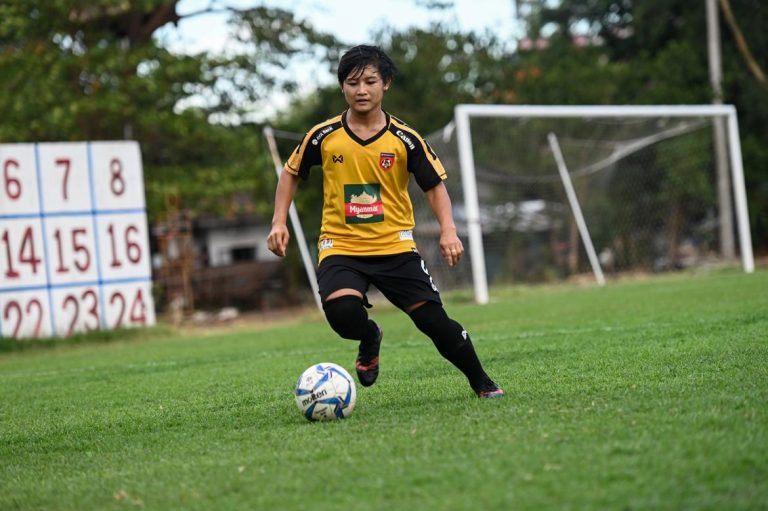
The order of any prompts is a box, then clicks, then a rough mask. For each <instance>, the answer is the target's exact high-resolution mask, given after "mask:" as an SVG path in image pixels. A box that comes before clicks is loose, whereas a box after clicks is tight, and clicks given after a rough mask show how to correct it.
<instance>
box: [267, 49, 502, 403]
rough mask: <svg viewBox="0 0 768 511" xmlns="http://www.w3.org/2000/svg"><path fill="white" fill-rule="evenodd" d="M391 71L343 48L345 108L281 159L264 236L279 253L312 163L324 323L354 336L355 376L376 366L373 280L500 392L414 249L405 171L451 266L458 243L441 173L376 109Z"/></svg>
mask: <svg viewBox="0 0 768 511" xmlns="http://www.w3.org/2000/svg"><path fill="white" fill-rule="evenodd" d="M394 74H395V66H394V64H393V62H392V60H391V59H390V58H389V57H388V56H387V55H386V54H385V53H384V52H383V51H382V50H381V49H380V48H378V47H375V46H366V45H361V46H356V47H354V48H352V49H350V50H349V51H347V52H346V53H345V54H344V55H343V56H342V58H341V61H340V62H339V68H338V79H339V85H340V86H341V90H342V92H343V93H344V98H345V99H346V101H347V104H348V105H349V108H348V109H347V110H346V111H344V112H343V113H341V114H340V115H337V116H336V117H334V118H332V119H329V120H327V121H325V122H322V123H320V124H318V125H316V126H315V127H313V128H312V129H311V130H309V131H308V132H307V134H306V135H305V136H304V138H303V139H302V141H301V143H300V144H299V145H298V147H297V148H296V150H295V151H294V152H293V153H292V155H291V157H290V159H289V160H288V162H287V163H286V164H285V167H284V168H283V171H282V173H281V175H280V179H279V181H278V184H277V190H276V192H275V211H274V216H273V217H272V230H271V231H270V233H269V236H268V237H267V245H268V246H269V249H270V250H271V251H272V252H273V253H275V254H276V255H278V256H280V257H282V256H284V255H285V250H286V247H287V245H288V239H289V234H288V228H287V225H286V218H287V214H288V208H289V206H290V204H291V201H292V200H293V197H294V195H295V193H296V188H297V185H298V180H299V178H302V179H307V177H308V175H309V171H310V168H311V167H313V166H315V165H321V166H322V172H323V216H322V226H321V228H320V239H319V241H318V249H319V266H318V271H317V281H318V287H319V289H320V297H321V299H322V302H323V310H324V311H325V316H326V318H327V320H328V323H329V324H330V325H331V328H333V329H334V330H335V331H336V333H338V334H339V335H340V336H341V337H343V338H345V339H352V340H357V341H360V345H359V349H358V354H357V360H356V361H355V369H356V371H357V377H358V379H359V380H360V383H361V384H362V385H363V386H366V387H367V386H370V385H373V383H374V382H375V381H376V378H377V377H378V374H379V349H380V347H381V339H382V337H383V332H382V330H381V328H379V326H378V325H377V324H376V322H375V321H373V320H371V319H368V312H367V311H366V308H370V304H369V303H368V300H367V297H366V293H367V291H368V288H369V286H370V284H373V285H375V286H376V287H377V288H378V289H379V290H380V291H381V292H382V293H383V294H384V296H385V297H386V298H387V299H388V300H389V301H390V302H392V303H393V304H394V305H395V306H397V307H399V308H400V309H402V310H403V311H404V312H405V313H406V314H408V315H409V316H410V318H411V320H412V321H413V322H414V323H415V324H416V326H417V327H418V329H419V330H421V331H422V332H423V333H424V334H426V335H427V336H428V337H429V338H430V339H431V340H432V342H433V343H434V344H435V346H436V347H437V349H438V351H439V352H440V354H441V355H442V356H443V357H445V358H446V359H447V360H449V361H450V362H451V363H453V365H455V366H456V367H457V368H458V369H459V370H460V371H461V372H462V373H464V375H465V376H466V377H467V379H468V380H469V384H470V386H471V387H472V390H474V392H475V393H476V394H477V396H478V397H481V398H495V397H502V396H503V395H504V391H503V390H502V389H501V388H499V387H498V386H497V385H496V384H495V383H494V382H493V380H491V379H490V378H489V377H488V375H487V374H486V373H485V371H484V370H483V366H482V364H481V363H480V360H479V359H478V358H477V354H476V353H475V349H474V347H473V345H472V341H471V340H470V338H469V335H468V334H467V331H466V330H465V329H464V328H463V327H462V326H461V325H460V324H459V323H457V322H456V321H454V320H452V319H450V318H449V317H448V315H447V314H446V312H445V310H444V309H443V305H442V301H441V300H440V294H439V293H438V291H437V287H436V286H435V284H434V282H433V281H432V277H430V275H429V272H428V271H427V267H426V265H425V264H424V260H423V259H422V258H421V256H420V255H419V253H418V252H417V250H416V245H415V243H414V241H413V228H414V219H413V206H412V205H411V200H410V197H409V195H408V180H409V178H410V176H411V174H412V175H413V176H414V178H415V179H416V182H417V183H418V185H419V186H420V187H421V189H422V190H423V191H424V193H425V195H426V197H427V201H428V202H429V205H430V207H431V209H432V211H433V213H434V215H435V217H436V218H437V220H438V222H439V223H440V250H441V252H442V255H443V257H445V260H446V261H447V262H448V264H449V265H450V266H454V265H455V264H457V263H458V262H459V260H460V259H461V255H462V253H463V252H464V247H463V245H462V243H461V240H460V239H459V237H458V236H457V235H456V226H455V225H454V222H453V213H452V211H451V200H450V198H449V196H448V192H447V190H446V188H445V185H444V184H443V182H442V181H443V180H444V179H445V178H446V175H445V169H444V168H443V165H442V163H441V162H440V160H439V159H438V158H437V155H436V154H435V153H434V151H432V148H431V147H430V146H429V145H427V143H426V142H425V141H424V139H423V138H422V137H421V136H420V135H419V134H418V133H416V131H414V130H413V129H412V128H410V127H409V126H408V125H407V124H405V123H404V122H402V121H401V120H399V119H397V118H396V117H393V116H392V115H390V114H389V113H387V112H386V111H384V110H383V109H382V106H381V105H382V100H383V98H384V93H385V92H386V91H387V90H388V89H389V87H390V86H391V85H392V81H393V78H394Z"/></svg>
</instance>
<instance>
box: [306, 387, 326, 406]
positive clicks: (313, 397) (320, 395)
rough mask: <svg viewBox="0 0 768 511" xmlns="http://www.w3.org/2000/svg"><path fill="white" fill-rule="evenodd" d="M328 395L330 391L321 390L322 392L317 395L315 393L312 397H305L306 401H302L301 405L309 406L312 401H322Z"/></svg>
mask: <svg viewBox="0 0 768 511" xmlns="http://www.w3.org/2000/svg"><path fill="white" fill-rule="evenodd" d="M326 394H328V391H327V390H326V389H323V390H321V391H320V392H317V393H315V392H313V393H311V394H310V395H308V396H307V397H305V398H304V399H302V400H301V405H302V406H307V405H308V404H309V403H311V402H312V401H317V400H318V399H320V398H321V397H323V396H325V395H326Z"/></svg>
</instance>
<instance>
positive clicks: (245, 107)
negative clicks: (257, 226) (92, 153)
mask: <svg viewBox="0 0 768 511" xmlns="http://www.w3.org/2000/svg"><path fill="white" fill-rule="evenodd" d="M176 4H177V1H176V0H143V1H141V2H138V1H136V2H125V1H124V0H99V1H97V2H89V3H82V2H71V1H69V0H7V1H5V2H3V3H2V5H0V84H2V90H3V93H2V94H0V111H2V112H3V116H2V118H0V140H2V141H3V142H14V141H45V140H103V139H122V138H132V139H136V140H138V141H139V142H140V143H141V146H142V152H143V157H144V166H145V180H146V183H147V194H148V208H149V214H150V218H157V217H158V215H160V214H161V213H162V211H163V208H164V203H165V198H166V196H167V195H169V194H171V195H175V196H176V198H177V199H180V201H181V205H182V206H183V207H185V208H188V209H191V210H193V211H194V212H199V213H202V212H207V211H217V212H233V211H232V210H233V207H234V208H235V209H237V207H239V206H237V205H238V204H241V205H242V206H243V207H253V206H254V205H262V206H263V205H264V201H263V200H260V201H255V200H253V197H256V196H260V195H261V194H263V193H266V192H265V189H266V187H268V186H269V182H268V181H266V180H265V179H263V178H261V177H260V175H265V174H266V175H271V173H270V172H269V171H270V170H271V164H270V163H269V162H268V159H267V157H266V151H264V150H263V148H262V143H261V135H260V132H259V131H258V130H257V129H255V127H254V126H253V125H252V119H251V117H252V113H253V112H254V110H256V109H258V108H259V107H260V105H261V104H262V102H263V101H264V100H265V98H267V97H268V96H269V94H270V93H271V92H272V91H273V90H275V89H276V88H290V87H292V86H294V84H293V82H292V81H291V80H290V77H286V76H284V73H281V72H280V69H279V68H280V67H281V66H284V65H285V64H286V63H287V62H289V61H290V60H291V59H292V58H295V57H297V56H301V55H308V54H311V55H313V56H314V57H316V58H320V59H325V58H332V57H334V56H335V53H334V51H335V48H336V46H335V41H334V39H333V38H332V37H330V36H327V35H325V34H322V33H319V32H317V31H315V30H314V29H312V27H310V26H309V25H308V24H306V23H305V22H303V21H301V20H297V19H295V18H294V16H293V15H292V14H291V13H290V12H289V11H285V10H282V9H271V8H267V7H257V8H254V9H245V10H235V9H227V8H223V7H218V5H219V4H218V3H217V2H215V1H212V2H211V4H210V6H209V7H207V8H206V9H204V10H202V11H200V12H198V13H192V14H191V15H192V16H193V15H199V14H201V13H205V12H210V11H211V10H214V9H224V10H227V11H228V12H230V15H231V24H232V25H233V27H235V28H236V29H237V34H238V36H239V38H240V45H239V49H240V51H239V52H238V53H236V54H233V55H228V56H225V57H221V56H214V55H206V54H199V55H178V54H173V53H171V52H169V51H168V50H167V49H165V48H163V47H162V46H160V45H159V44H158V43H157V41H155V39H154V38H153V35H154V34H155V32H156V31H157V29H159V28H160V27H162V26H164V25H167V24H169V23H177V22H178V21H180V20H181V19H182V17H181V16H180V15H179V14H178V13H177V11H176ZM200 98H202V99H203V102H202V104H200V103H201V101H200ZM185 102H187V103H191V104H198V105H199V106H196V107H190V108H181V105H183V104H184V103H185ZM211 121H217V122H216V123H213V122H211ZM224 121H226V122H227V123H228V124H229V126H225V125H222V122H224ZM259 168H261V169H262V170H261V171H259V170H258V169H259ZM234 192H238V193H240V194H242V193H250V194H251V196H252V200H250V201H241V202H233V201H232V200H231V197H232V195H233V193H234ZM249 205H250V206H249Z"/></svg>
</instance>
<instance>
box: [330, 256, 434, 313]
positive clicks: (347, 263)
mask: <svg viewBox="0 0 768 511" xmlns="http://www.w3.org/2000/svg"><path fill="white" fill-rule="evenodd" d="M317 284H318V287H319V288H320V298H322V300H323V302H325V300H326V299H327V298H328V296H329V295H330V294H331V293H333V292H334V291H337V290H339V289H347V288H348V289H354V290H356V291H359V292H360V293H361V294H362V295H363V297H365V294H366V293H367V292H368V288H369V286H370V285H371V284H373V285H374V286H376V288H378V290H379V291H381V292H382V294H383V295H384V296H385V297H386V298H387V300H389V301H390V302H392V304H393V305H395V306H396V307H398V308H400V309H403V310H406V308H407V307H409V306H411V305H413V304H414V303H418V302H422V301H429V302H436V303H439V304H441V305H442V301H441V300H440V293H439V292H438V291H437V286H435V283H434V282H432V277H430V275H429V272H428V271H427V266H426V264H425V263H424V260H423V259H422V258H421V256H420V255H419V253H418V252H403V253H401V254H394V255H385V256H346V255H332V256H328V257H326V258H325V259H323V260H322V261H321V262H320V266H318V268H317ZM366 303H367V302H366Z"/></svg>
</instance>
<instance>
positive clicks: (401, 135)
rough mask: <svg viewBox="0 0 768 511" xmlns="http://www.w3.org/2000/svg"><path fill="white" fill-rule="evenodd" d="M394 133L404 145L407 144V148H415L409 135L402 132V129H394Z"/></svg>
mask: <svg viewBox="0 0 768 511" xmlns="http://www.w3.org/2000/svg"><path fill="white" fill-rule="evenodd" d="M395 135H397V136H398V137H399V138H400V140H402V141H403V142H405V145H407V146H408V149H410V150H414V149H416V144H414V143H413V140H411V137H409V136H408V133H406V132H404V131H403V130H397V131H395Z"/></svg>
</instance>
